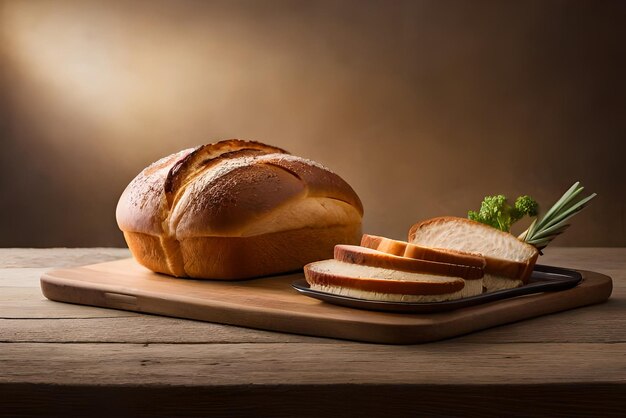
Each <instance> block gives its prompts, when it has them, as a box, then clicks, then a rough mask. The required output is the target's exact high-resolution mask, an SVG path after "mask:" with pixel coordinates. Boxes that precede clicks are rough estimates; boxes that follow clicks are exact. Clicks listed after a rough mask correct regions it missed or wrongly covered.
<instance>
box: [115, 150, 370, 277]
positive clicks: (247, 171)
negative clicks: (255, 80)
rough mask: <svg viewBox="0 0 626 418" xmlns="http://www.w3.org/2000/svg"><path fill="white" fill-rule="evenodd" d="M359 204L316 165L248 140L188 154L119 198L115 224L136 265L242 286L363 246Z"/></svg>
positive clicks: (147, 174)
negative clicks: (341, 247)
mask: <svg viewBox="0 0 626 418" xmlns="http://www.w3.org/2000/svg"><path fill="white" fill-rule="evenodd" d="M362 216H363V206H362V204H361V201H360V200H359V197H358V196H357V195H356V193H355V192H354V190H353V189H352V188H351V187H350V185H348V183H346V182H345V181H344V180H343V179H341V178H340V177H339V176H338V175H336V174H334V173H333V172H331V171H330V170H329V169H327V168H325V167H324V166H322V165H321V164H319V163H316V162H314V161H310V160H307V159H304V158H300V157H296V156H293V155H290V154H289V153H287V152H286V151H284V150H282V149H280V148H276V147H272V146H269V145H265V144H261V143H258V142H252V141H241V140H227V141H222V142H217V143H214V144H208V145H203V146H200V147H197V148H194V149H186V150H183V151H180V152H178V153H175V154H172V155H170V156H167V157H165V158H162V159H160V160H159V161H157V162H155V163H153V164H152V165H150V166H149V167H147V168H146V169H144V170H143V171H142V172H141V173H139V175H137V177H135V179H133V180H132V181H131V182H130V184H129V185H128V187H127V188H126V190H124V192H123V193H122V196H121V197H120V200H119V203H118V205H117V211H116V218H117V223H118V225H119V227H120V229H121V230H122V231H123V233H124V237H125V238H126V242H127V243H128V247H129V248H130V250H131V252H132V254H133V256H134V257H135V259H136V260H137V261H138V262H139V263H141V264H142V265H144V266H146V267H147V268H149V269H151V270H153V271H155V272H160V273H166V274H169V275H173V276H179V277H193V278H205V279H222V280H228V279H244V278H251V277H258V276H264V275H270V274H276V273H283V272H288V271H294V270H298V269H301V268H302V267H303V266H304V265H305V264H307V263H310V262H312V261H316V260H322V259H326V258H330V257H332V255H333V248H334V246H335V244H355V243H358V241H359V238H360V234H361V219H362Z"/></svg>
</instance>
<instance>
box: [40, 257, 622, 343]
mask: <svg viewBox="0 0 626 418" xmlns="http://www.w3.org/2000/svg"><path fill="white" fill-rule="evenodd" d="M300 277H301V275H297V274H296V275H287V276H278V277H272V278H264V279H257V280H250V281H240V282H218V281H202V280H185V279H172V278H170V277H166V276H163V275H157V274H154V273H152V272H150V271H148V270H147V269H145V268H143V267H141V266H139V265H137V263H135V262H134V261H133V260H132V259H127V260H118V261H114V262H109V263H102V264H95V265H91V266H86V267H80V268H74V269H61V270H54V271H50V272H48V273H46V274H45V275H44V276H42V288H43V291H44V294H45V295H46V296H47V297H49V298H51V299H53V300H59V301H68V302H76V303H83V304H87V305H95V306H107V307H114V308H119V309H127V310H133V311H138V312H150V313H155V314H163V315H169V316H176V317H182V318H190V319H198V320H205V321H211V322H218V323H227V324H233V325H241V326H248V327H251V328H259V329H269V330H275V331H284V332H293V333H298V334H304V335H314V336H324V337H334V338H343V339H351V340H357V341H370V342H382V343H392V344H412V343H417V342H428V341H436V340H440V339H443V338H448V337H452V336H457V335H463V334H467V333H469V332H472V331H476V330H480V329H485V328H489V327H492V326H495V325H500V324H504V323H508V322H514V321H518V320H521V319H526V318H532V317H535V316H539V315H543V314H547V313H553V312H558V311H561V310H566V309H571V308H574V307H578V306H584V305H588V304H591V303H597V302H599V301H603V300H605V299H606V298H607V297H608V295H609V294H610V292H611V280H610V278H608V277H606V276H602V275H600V274H596V273H591V272H586V273H585V280H583V282H582V283H581V284H580V285H578V286H577V287H575V288H572V289H568V290H565V291H560V292H556V293H555V292H546V293H541V294H535V295H529V296H525V297H523V298H512V299H506V300H501V301H498V302H492V303H489V304H484V305H478V306H474V307H471V308H466V309H459V310H456V311H451V312H444V313H439V314H412V315H404V314H391V313H383V312H373V311H363V310H355V309H346V308H344V307H338V306H334V305H330V304H325V303H320V302H319V301H317V300H313V299H311V298H307V297H303V296H302V295H299V294H298V293H297V292H295V291H294V290H293V289H291V286H290V284H291V282H292V281H293V280H295V279H297V278H300Z"/></svg>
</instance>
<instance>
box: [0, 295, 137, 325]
mask: <svg viewBox="0 0 626 418" xmlns="http://www.w3.org/2000/svg"><path fill="white" fill-rule="evenodd" d="M138 315H139V314H138V313H135V312H128V311H118V310H114V309H104V308H94V307H85V306H81V305H72V304H69V303H61V302H54V301H51V300H48V299H46V298H45V297H44V296H43V294H42V293H41V289H39V288H34V287H28V288H22V287H3V288H0V318H5V319H18V318H31V319H32V318H45V319H52V318H112V317H114V318H121V317H132V316H138ZM0 331H1V330H0Z"/></svg>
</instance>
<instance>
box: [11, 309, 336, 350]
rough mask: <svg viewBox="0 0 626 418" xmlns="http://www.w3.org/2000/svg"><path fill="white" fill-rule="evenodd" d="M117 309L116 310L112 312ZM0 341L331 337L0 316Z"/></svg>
mask: <svg viewBox="0 0 626 418" xmlns="http://www.w3.org/2000/svg"><path fill="white" fill-rule="evenodd" d="M114 312H118V311H114ZM0 330H1V331H0V342H14V343H25V342H28V343H54V342H60V343H85V342H88V343H99V342H104V343H136V344H153V343H168V344H178V343H196V344H197V343H207V344H215V343H243V342H247V343H268V342H272V343H311V342H315V343H319V344H324V343H327V344H332V343H333V341H334V340H331V339H323V338H315V337H304V336H299V335H293V334H285V333H280V332H271V331H259V330H252V329H249V328H242V327H232V326H228V325H221V324H213V323H208V322H200V321H189V320H186V319H176V318H165V317H161V316H156V315H136V316H132V317H120V318H111V317H109V318H97V317H96V318H83V319H80V320H79V319H77V318H71V319H4V320H2V319H0Z"/></svg>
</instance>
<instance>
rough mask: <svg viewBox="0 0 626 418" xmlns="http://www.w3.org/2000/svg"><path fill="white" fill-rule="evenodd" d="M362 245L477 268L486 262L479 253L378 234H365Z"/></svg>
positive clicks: (396, 253) (419, 258) (392, 252)
mask: <svg viewBox="0 0 626 418" xmlns="http://www.w3.org/2000/svg"><path fill="white" fill-rule="evenodd" d="M361 246H363V247H367V248H371V249H373V250H378V251H382V252H385V253H387V254H392V255H396V256H400V257H407V258H413V259H418V260H426V261H433V262H438V263H449V264H457V265H461V266H468V267H474V268H477V269H483V268H484V267H485V264H486V263H485V258H484V257H483V256H482V255H479V254H471V253H469V252H463V251H455V250H450V249H446V248H430V247H425V246H421V245H415V244H411V243H408V242H406V241H398V240H395V239H391V238H385V237H379V236H376V235H368V234H363V237H362V238H361Z"/></svg>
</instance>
